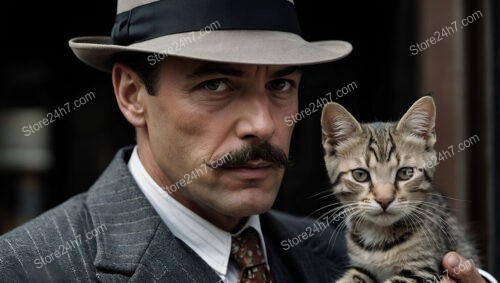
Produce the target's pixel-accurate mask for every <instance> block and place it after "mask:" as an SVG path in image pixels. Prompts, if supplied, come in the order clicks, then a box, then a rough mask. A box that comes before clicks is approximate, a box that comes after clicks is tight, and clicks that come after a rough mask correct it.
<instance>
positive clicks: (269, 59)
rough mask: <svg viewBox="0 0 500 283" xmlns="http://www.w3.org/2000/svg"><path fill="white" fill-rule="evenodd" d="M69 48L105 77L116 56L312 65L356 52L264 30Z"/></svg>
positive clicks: (91, 41) (340, 44)
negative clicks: (126, 53)
mask: <svg viewBox="0 0 500 283" xmlns="http://www.w3.org/2000/svg"><path fill="white" fill-rule="evenodd" d="M69 46H70V47H71V49H72V50H73V52H74V53H75V55H76V57H78V59H80V60H81V61H83V62H84V63H86V64H88V65H90V66H92V67H94V68H96V69H99V70H101V71H105V72H110V71H111V69H112V67H113V63H114V62H113V55H114V54H116V53H120V52H130V51H132V52H142V53H150V54H151V56H147V58H148V59H147V60H148V63H149V64H150V65H154V64H156V63H158V62H159V61H161V60H163V59H164V58H166V57H168V56H178V57H185V58H191V59H199V60H205V61H214V62H222V63H240V64H255V65H311V64H319V63H326V62H330V61H335V60H338V59H341V58H343V57H345V56H347V55H348V54H349V53H350V52H351V51H352V45H351V44H350V43H348V42H346V41H339V40H329V41H316V42H308V41H305V40H304V39H302V38H301V37H300V36H298V35H296V34H293V33H287V32H280V31H260V30H259V31H257V30H212V31H208V32H205V31H199V32H187V33H178V34H172V35H166V36H162V37H158V38H154V39H151V40H147V41H144V42H140V43H135V44H131V45H129V46H121V45H113V44H112V43H111V38H110V37H102V36H98V37H78V38H73V39H71V40H70V41H69ZM155 54H157V55H156V56H155Z"/></svg>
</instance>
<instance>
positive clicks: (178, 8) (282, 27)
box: [111, 0, 301, 45]
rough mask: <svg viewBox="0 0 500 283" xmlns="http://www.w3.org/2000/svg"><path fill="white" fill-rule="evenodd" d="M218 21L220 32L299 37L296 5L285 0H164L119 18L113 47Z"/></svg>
mask: <svg viewBox="0 0 500 283" xmlns="http://www.w3.org/2000/svg"><path fill="white" fill-rule="evenodd" d="M214 22H218V27H217V29H221V30H231V29H238V30H273V31H284V32H291V33H295V34H298V35H300V34H301V32H300V26H299V23H298V19H297V15H296V11H295V6H294V5H293V3H291V2H289V1H286V0H252V1H235V0H210V1H200V0H168V1H167V0H164V1H156V2H152V3H149V4H145V5H141V6H138V7H135V8H133V9H132V10H129V11H126V12H122V13H120V14H118V15H116V18H115V24H114V26H113V30H112V32H111V39H112V42H113V44H117V45H130V44H133V43H137V42H142V41H145V40H149V39H153V38H157V37H160V36H164V35H169V34H175V33H182V32H190V31H199V30H202V29H204V28H206V27H207V26H209V25H210V24H211V23H214Z"/></svg>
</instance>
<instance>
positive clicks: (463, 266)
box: [441, 252, 486, 283]
mask: <svg viewBox="0 0 500 283" xmlns="http://www.w3.org/2000/svg"><path fill="white" fill-rule="evenodd" d="M443 267H444V268H445V272H446V273H447V276H445V277H444V279H443V280H441V282H442V283H486V281H485V280H484V278H483V277H481V275H480V274H479V271H478V270H477V268H476V266H475V265H474V262H472V261H471V260H470V259H469V260H468V259H466V258H464V257H463V256H461V255H460V254H458V253H456V252H449V253H447V254H446V255H445V256H444V257H443Z"/></svg>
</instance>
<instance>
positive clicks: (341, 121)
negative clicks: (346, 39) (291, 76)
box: [321, 96, 479, 283]
mask: <svg viewBox="0 0 500 283" xmlns="http://www.w3.org/2000/svg"><path fill="white" fill-rule="evenodd" d="M435 117H436V110H435V104H434V100H433V99H432V98H431V97H429V96H426V97H423V98H421V99H419V100H418V101H417V102H415V103H414V104H413V106H412V107H411V108H410V109H409V110H408V111H407V112H406V114H405V115H404V116H403V117H402V118H401V120H400V121H399V122H392V123H381V122H377V123H366V124H360V123H359V122H358V121H356V119H355V118H354V117H353V116H352V115H351V114H350V113H349V112H348V111H347V110H346V109H345V108H344V107H342V106H341V105H339V104H337V103H329V104H327V105H326V106H325V108H324V109H323V114H322V117H321V125H322V131H323V147H324V150H325V163H326V168H327V171H328V175H329V177H330V179H331V182H332V183H333V192H334V194H335V195H336V196H337V198H338V199H339V201H340V203H341V204H342V206H341V208H344V209H349V211H350V214H349V217H347V218H346V222H345V223H344V224H345V226H346V239H347V246H348V251H349V257H350V260H351V268H350V269H349V270H348V271H347V272H346V273H345V274H344V276H343V277H342V278H341V279H340V280H339V281H337V282H341V283H344V282H349V283H351V282H366V283H369V282H394V283H395V282H439V279H437V278H439V276H440V275H442V274H443V273H442V272H443V268H442V265H441V261H442V258H443V256H444V255H445V254H446V253H447V252H448V251H457V252H459V253H461V254H462V255H463V256H464V257H466V258H468V259H471V260H472V261H473V262H474V264H476V265H477V263H478V262H479V259H478V256H477V253H476V251H475V249H474V248H473V246H472V245H471V244H470V243H469V242H468V240H467V239H466V235H465V232H464V230H463V229H462V224H459V223H458V221H457V219H456V218H455V217H454V216H453V215H452V213H451V212H450V211H449V209H448V207H447V205H446V202H445V200H444V197H443V196H442V195H441V194H440V193H439V192H438V190H437V189H436V188H435V187H434V185H433V183H432V178H433V176H434V172H435V169H436V168H435V166H433V165H432V164H433V163H432V160H433V159H431V157H433V156H435V155H436V151H435V150H434V144H435V142H436V134H435V131H434V126H435ZM434 158H435V157H434ZM476 260H477V261H476ZM427 280H429V281H427Z"/></svg>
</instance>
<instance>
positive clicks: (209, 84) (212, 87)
mask: <svg viewBox="0 0 500 283" xmlns="http://www.w3.org/2000/svg"><path fill="white" fill-rule="evenodd" d="M202 87H203V88H205V89H206V90H208V91H212V92H221V91H225V90H227V89H228V88H229V86H228V85H227V84H226V83H225V82H224V81H223V80H220V79H216V80H209V81H206V82H204V83H203V84H202Z"/></svg>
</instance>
